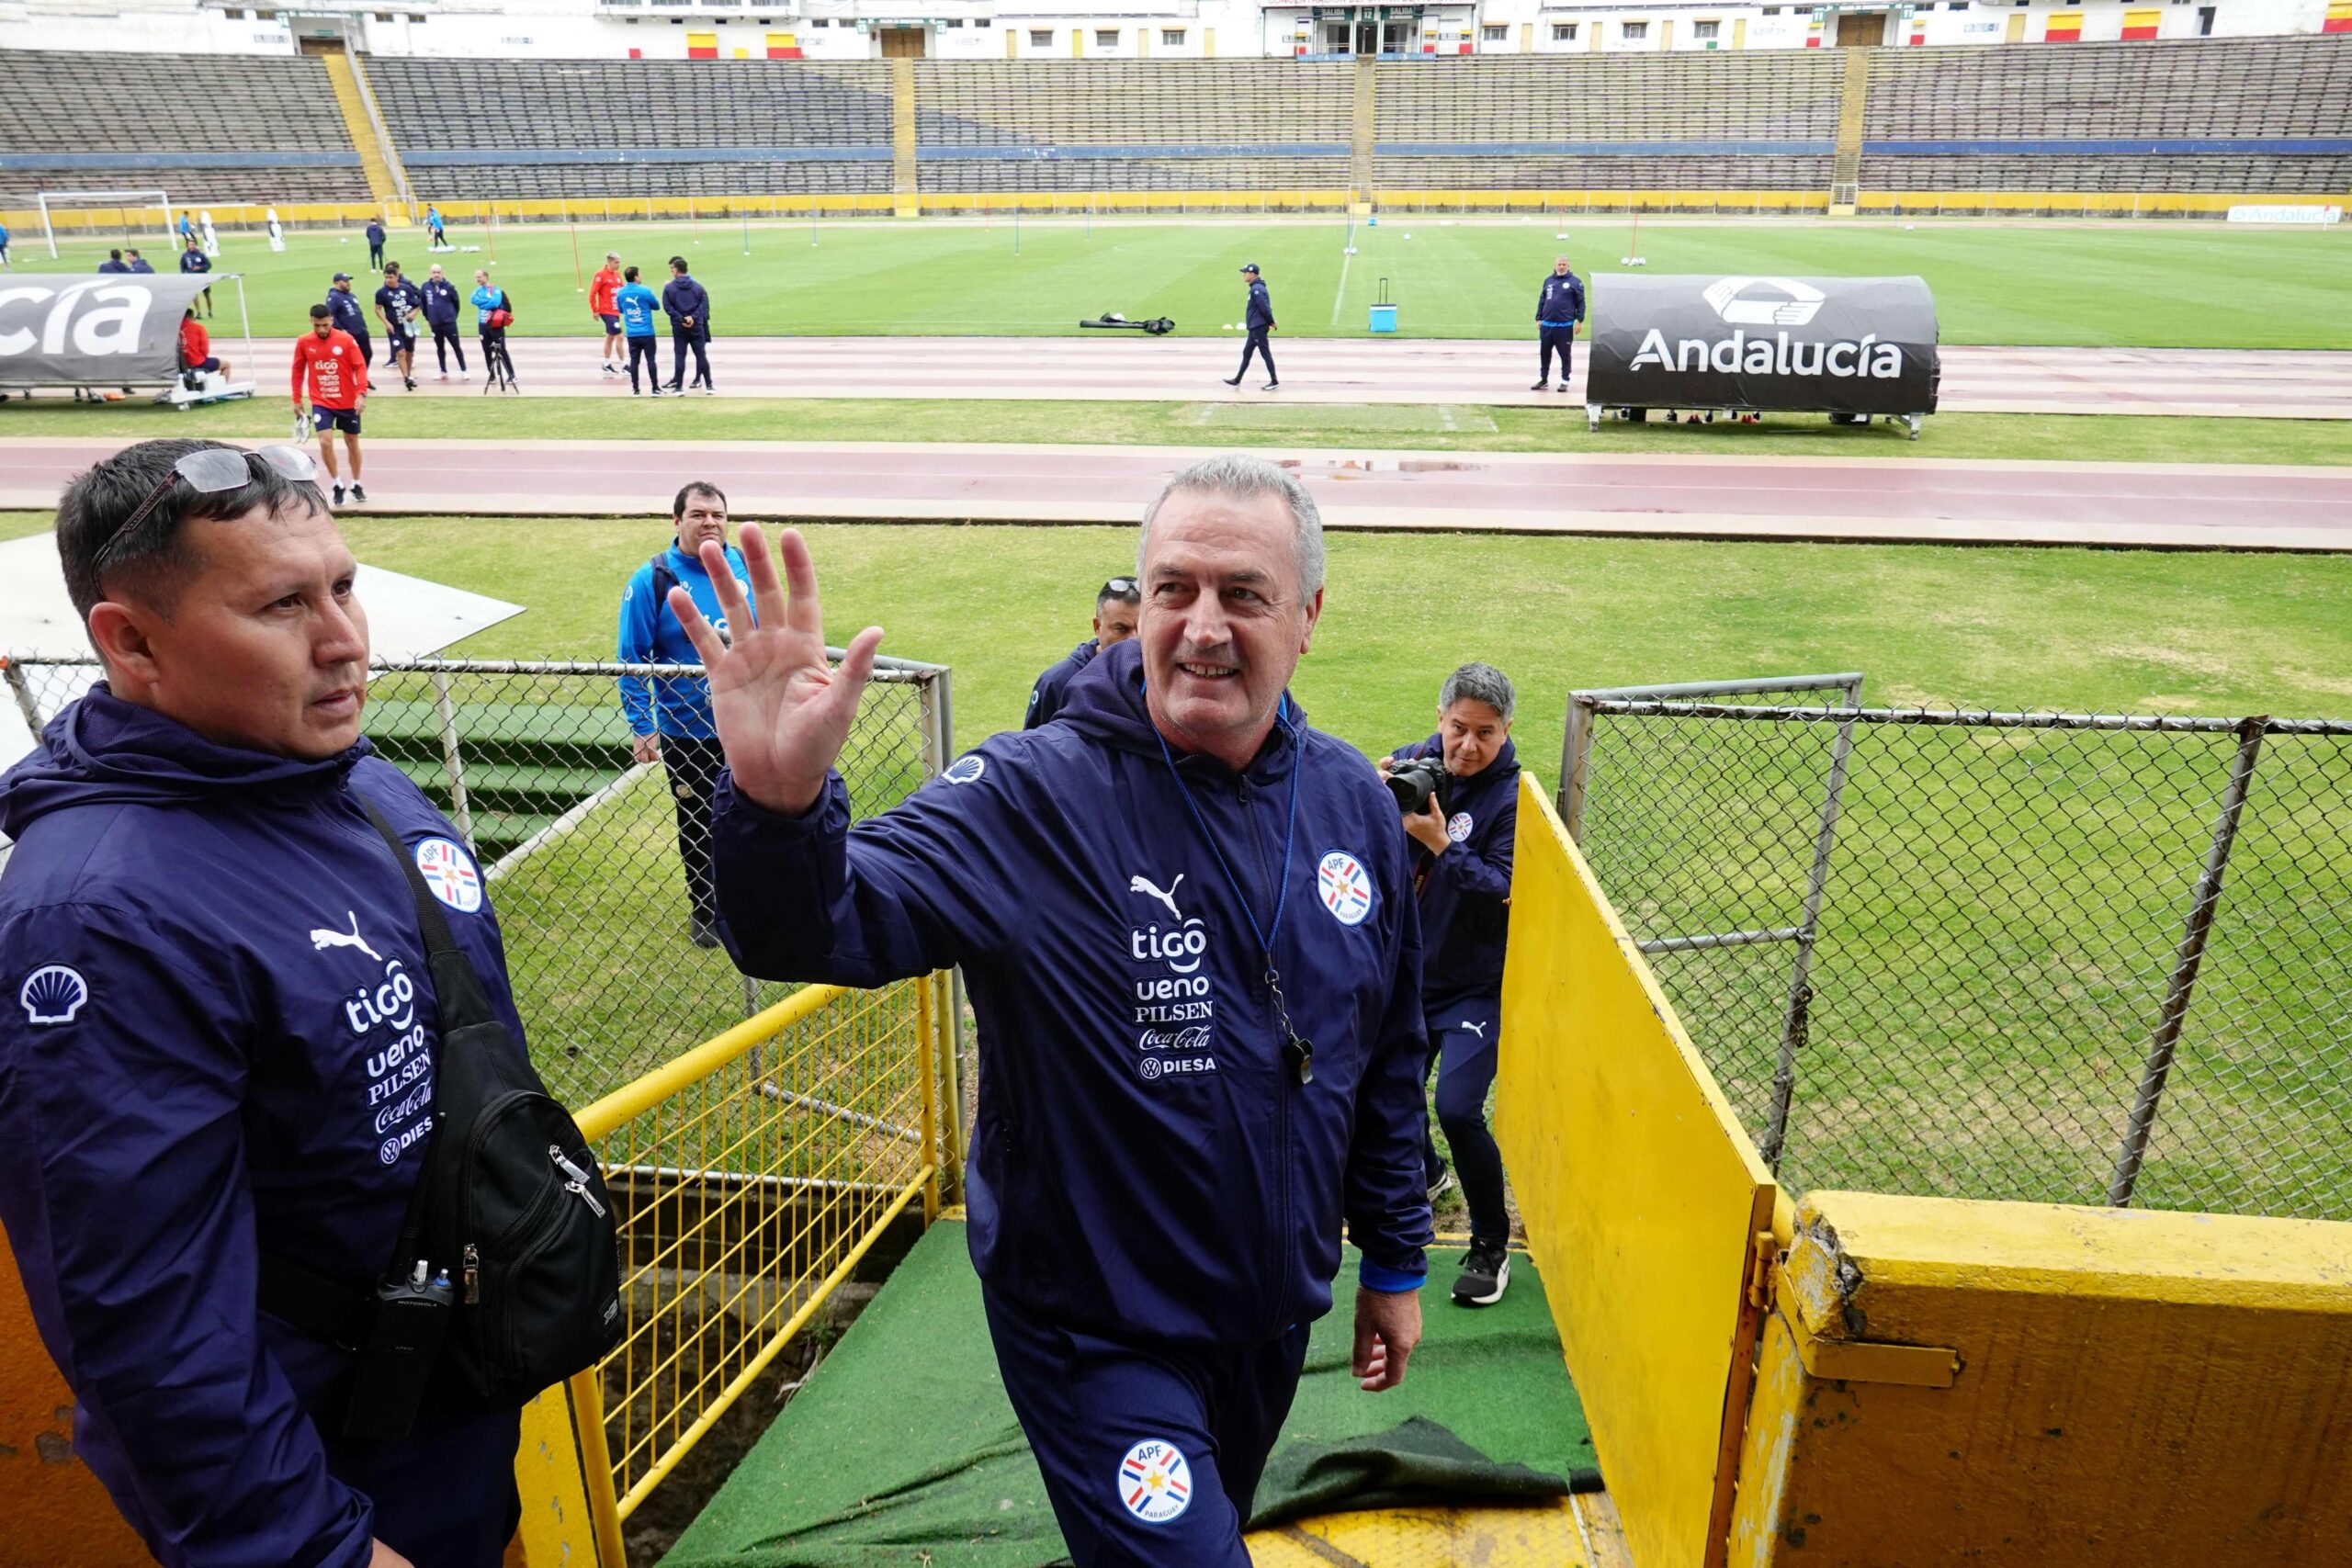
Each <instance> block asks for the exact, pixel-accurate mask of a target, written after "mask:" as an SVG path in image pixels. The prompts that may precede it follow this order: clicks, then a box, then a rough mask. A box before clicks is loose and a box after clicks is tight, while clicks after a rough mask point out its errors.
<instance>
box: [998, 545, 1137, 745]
mask: <svg viewBox="0 0 2352 1568" xmlns="http://www.w3.org/2000/svg"><path fill="white" fill-rule="evenodd" d="M1142 607H1143V595H1142V594H1141V593H1139V592H1136V580H1135V579H1134V578H1132V577H1114V578H1113V579H1111V581H1108V582H1105V583H1104V584H1103V588H1102V591H1101V592H1098V593H1096V594H1095V595H1094V635H1093V636H1092V637H1088V638H1087V639H1086V640H1085V641H1084V642H1081V643H1080V644H1079V645H1078V646H1077V647H1076V648H1073V649H1070V650H1069V657H1068V658H1066V659H1064V660H1061V661H1060V662H1059V663H1057V664H1055V665H1054V666H1052V667H1051V668H1050V669H1048V670H1047V671H1046V672H1045V673H1044V674H1042V675H1040V676H1038V677H1037V683H1036V684H1035V685H1034V686H1032V687H1030V688H1029V712H1028V714H1027V716H1025V717H1023V719H1022V721H1021V728H1023V729H1035V728H1037V727H1038V726H1039V725H1041V724H1051V723H1053V721H1054V716H1055V715H1056V714H1057V713H1059V712H1061V711H1062V698H1063V695H1064V694H1066V693H1067V692H1068V691H1069V683H1070V679H1071V677H1073V676H1075V675H1076V674H1077V673H1078V672H1079V671H1081V670H1083V669H1085V668H1086V667H1087V666H1088V665H1089V664H1091V663H1093V662H1094V657H1095V655H1097V654H1099V653H1101V652H1102V651H1103V649H1106V648H1115V647H1116V646H1118V645H1119V644H1120V643H1123V642H1125V641H1126V640H1127V638H1129V637H1133V636H1135V635H1136V616H1137V615H1140V614H1141V613H1142Z"/></svg>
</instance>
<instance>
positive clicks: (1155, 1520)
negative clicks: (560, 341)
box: [670, 457, 1429, 1568]
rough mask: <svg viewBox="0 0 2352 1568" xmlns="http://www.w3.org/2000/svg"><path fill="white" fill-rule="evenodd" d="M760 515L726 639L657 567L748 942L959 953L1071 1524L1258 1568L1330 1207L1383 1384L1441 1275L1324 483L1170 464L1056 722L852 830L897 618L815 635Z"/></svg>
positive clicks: (728, 587) (1401, 875)
mask: <svg viewBox="0 0 2352 1568" xmlns="http://www.w3.org/2000/svg"><path fill="white" fill-rule="evenodd" d="M743 545H744V550H743V553H744V557H745V560H746V563H747V565H748V566H749V568H750V571H751V576H752V585H753V587H754V589H755V590H756V591H757V593H758V596H759V604H760V608H761V615H760V620H759V627H758V629H757V630H756V631H755V632H752V633H751V634H749V635H743V634H741V633H739V634H738V636H737V637H736V639H735V643H734V646H733V647H732V648H731V649H729V648H728V647H726V646H725V645H723V644H722V642H721V641H720V639H719V638H718V636H717V635H716V633H714V632H713V631H712V630H711V629H710V628H709V627H708V626H707V625H706V624H705V621H704V617H703V616H702V615H701V614H700V613H699V612H698V611H697V610H696V609H695V607H694V605H693V604H692V602H691V601H690V599H689V598H688V596H687V595H686V594H684V593H683V592H673V593H672V594H671V596H670V603H671V606H672V608H673V610H675V611H676V612H677V613H678V614H679V615H680V616H681V617H682V618H683V619H684V621H685V624H686V626H687V629H688V631H689V633H690V634H691V635H692V636H693V637H694V638H695V646H696V647H697V648H699V649H701V651H702V655H703V658H704V660H705V661H706V662H707V663H708V664H709V665H710V666H711V671H712V673H711V699H712V708H713V712H714V714H715V716H716V717H717V719H718V732H719V737H720V739H722V741H724V743H725V745H726V751H727V760H728V763H729V773H728V774H727V776H725V777H723V778H722V779H721V780H720V782H719V788H718V800H717V803H716V806H715V817H714V821H713V825H712V842H713V852H714V858H715V863H716V871H717V876H718V907H719V913H720V917H721V927H720V930H721V934H722V935H723V936H724V937H725V938H726V939H727V942H728V947H729V952H730V953H732V954H733V955H734V957H735V960H736V962H737V963H738V964H741V966H742V967H743V969H744V970H745V971H746V972H747V973H750V974H753V975H761V976H775V977H779V978H781V977H786V976H790V977H793V978H797V979H824V980H831V981H836V982H840V983H843V984H849V985H856V986H876V985H881V984H884V983H886V982H888V981H892V980H898V979H902V978H905V977H907V976H916V975H922V974H925V973H928V972H929V971H931V970H933V969H936V968H939V967H941V966H944V965H946V964H961V965H962V966H963V969H964V974H965V976H966V979H967V983H968V985H969V986H970V987H971V997H972V1008H973V1012H974V1014H975V1016H976V1017H977V1019H978V1025H979V1048H980V1062H981V1067H980V1080H979V1107H978V1120H977V1122H976V1124H975V1128H974V1132H973V1138H972V1150H973V1153H972V1160H971V1165H970V1168H969V1170H968V1171H967V1189H966V1190H967V1199H968V1202H969V1206H970V1212H971V1229H970V1238H971V1247H972V1258H973V1262H974V1264H975V1266H976V1267H977V1268H978V1272H979V1276H980V1280H981V1281H982V1284H983V1287H984V1291H983V1297H984V1301H985V1303H986V1307H987V1314H988V1321H989V1332H990V1334H991V1336H992V1337H993V1338H994V1340H995V1344H996V1350H997V1359H998V1364H999V1366H1000V1368H1001V1371H1002V1372H1003V1375H1004V1383H1005V1390H1006V1392H1007V1393H1008V1394H1009V1395H1010V1396H1011V1399H1012V1407H1013V1410H1014V1412H1015V1414H1016V1415H1017V1416H1019V1417H1020V1420H1021V1424H1022V1427H1023V1430H1024V1431H1025V1432H1026V1433H1027V1434H1028V1438H1029V1442H1030V1446H1031V1448H1032V1450H1034V1451H1035V1455H1036V1459H1037V1462H1038V1465H1039V1467H1040V1469H1041V1470H1042V1471H1043V1472H1044V1474H1045V1477H1046V1491H1047V1494H1048V1495H1049V1496H1050V1497H1051V1498H1052V1501H1053V1505H1054V1512H1055V1516H1056V1518H1057V1521H1058V1522H1059V1524H1060V1526H1061V1529H1062V1534H1063V1536H1064V1538H1065V1540H1066V1541H1067V1542H1068V1544H1069V1551H1070V1553H1071V1555H1072V1557H1073V1558H1074V1559H1075V1560H1076V1561H1077V1562H1078V1563H1079V1564H1080V1568H1092V1565H1095V1564H1111V1563H1121V1564H1130V1563H1149V1564H1169V1565H1171V1568H1173V1565H1178V1564H1181V1565H1182V1568H1247V1565H1248V1563H1249V1557H1248V1555H1247V1553H1246V1552H1245V1551H1244V1550H1243V1548H1242V1545H1241V1527H1242V1525H1243V1523H1244V1521H1245V1520H1246V1519H1247V1518H1248V1517H1249V1514H1250V1505H1251V1500H1252V1498H1253V1496H1254V1494H1255V1491H1256V1488H1257V1483H1258V1478H1259V1474H1260V1472H1261V1469H1262V1467H1263V1465H1264V1463H1265V1459H1266V1455H1267V1453H1268V1451H1269V1450H1271V1448H1272V1444H1273V1441H1274V1438H1275V1436H1276V1434H1277V1433H1278V1432H1279V1430H1280V1428H1281V1427H1282V1423H1283V1417H1284V1416H1286V1415H1287V1414H1288V1411H1289V1407H1290V1402H1291V1397H1292V1394H1293V1393H1294V1392H1295V1389H1296V1386H1297V1381H1298V1373H1299V1367H1300V1363H1301V1359H1302V1358H1303V1357H1304V1356H1305V1354H1306V1336H1307V1327H1308V1325H1309V1324H1310V1323H1311V1322H1312V1320H1314V1319H1315V1318H1317V1317H1320V1316H1321V1315H1322V1314H1324V1313H1325V1312H1327V1311H1329V1308H1330V1304H1331V1278H1332V1276H1333V1274H1334V1273H1336V1272H1337V1271H1338V1269H1339V1265H1340V1232H1341V1224H1342V1222H1344V1223H1345V1225H1346V1228H1347V1231H1348V1233H1349V1234H1350V1235H1351V1236H1352V1238H1353V1240H1354V1241H1355V1243H1356V1245H1357V1246H1358V1247H1360V1248H1362V1250H1363V1265H1362V1269H1361V1272H1360V1275H1359V1286H1358V1289H1357V1292H1356V1298H1355V1353H1354V1358H1353V1360H1354V1370H1355V1372H1356V1374H1357V1376H1358V1378H1359V1379H1360V1380H1361V1382H1362V1385H1363V1387H1364V1388H1365V1389H1367V1390H1378V1389H1384V1388H1388V1387H1392V1386H1394V1385H1395V1384H1396V1383H1397V1382H1399V1381H1400V1380H1401V1379H1402V1378H1403V1376H1404V1374H1405V1366H1406V1360H1407V1358H1408V1356H1409V1355H1410V1354H1411V1352H1412V1348H1413V1346H1414V1345H1415V1343H1416V1342H1417V1341H1418V1340H1419V1337H1420V1303H1419V1297H1418V1295H1417V1294H1416V1292H1417V1291H1418V1289H1419V1285H1420V1283H1421V1280H1422V1277H1423V1275H1424V1274H1425V1273H1426V1271H1427V1263H1426V1260H1425V1258H1424V1255H1423V1250H1422V1249H1423V1248H1424V1247H1426V1246H1427V1244H1428V1241H1429V1199H1428V1196H1427V1194H1426V1192H1425V1191H1424V1190H1423V1187H1422V1181H1421V1169H1420V1143H1421V1127H1420V1124H1421V1122H1422V1121H1423V1119H1424V1113H1423V1111H1422V1109H1421V1098H1420V1072H1421V1068H1422V1065H1423V1061H1424V1056H1425V1053H1426V1051H1427V1045H1426V1043H1425V1042H1424V1040H1423V1038H1422V1034H1421V1018H1420V985H1419V979H1420V940H1419V925H1418V922H1417V920H1416V919H1415V915H1414V908H1413V899H1412V890H1411V886H1410V884H1409V882H1408V880H1407V873H1406V857H1405V840H1404V836H1403V835H1402V834H1401V833H1399V832H1398V831H1397V808H1396V807H1395V805H1394V804H1393V803H1392V802H1391V801H1390V799H1389V797H1388V795H1387V792H1386V791H1385V790H1384V789H1382V788H1381V787H1380V784H1379V783H1378V781H1377V780H1376V779H1375V778H1374V775H1373V773H1372V770H1371V769H1369V768H1367V767H1365V766H1364V764H1363V759H1362V758H1361V757H1360V756H1359V755H1357V754H1356V753H1355V752H1354V751H1353V750H1351V748H1349V747H1348V746H1346V745H1345V744H1343V743H1341V742H1340V741H1338V740H1335V739H1331V738H1330V737H1329V736H1325V735H1321V734H1318V733H1317V732H1316V731H1315V730H1314V729H1312V728H1309V726H1308V724H1307V722H1306V715H1305V714H1303V713H1302V712H1300V711H1299V709H1298V706H1297V705H1296V704H1295V702H1294V701H1292V700H1291V698H1290V696H1289V694H1288V693H1287V691H1286V689H1285V688H1286V686H1287V683H1288V682H1289V679H1290V675H1291V672H1292V671H1293V670H1294V669H1295V668H1296V666H1297V663H1298V660H1299V657H1300V656H1301V655H1302V654H1303V653H1305V652H1306V648H1307V645H1308V643H1309V641H1310V640H1311V639H1312V637H1313V635H1314V630H1315V624H1316V620H1317V616H1318V615H1319V614H1320V613H1321V610H1322V604H1323V546H1322V532H1321V524H1320V521H1319V519H1318V518H1317V513H1316V510H1315V503H1314V502H1313V501H1312V500H1311V499H1310V498H1309V497H1308V495H1307V493H1306V488H1305V487H1304V486H1303V485H1301V484H1300V483H1299V482H1298V480H1297V479H1295V478H1294V477H1293V476H1291V475H1288V474H1286V473H1284V472H1283V470H1281V469H1279V468H1274V467H1273V466H1272V465H1271V464H1268V463H1265V462H1262V461H1261V460H1259V459H1256V458H1251V457H1219V458H1211V459H1208V460H1206V461H1204V462H1201V463H1197V464H1194V465H1193V467H1191V468H1187V469H1185V470H1184V471H1183V472H1182V473H1180V474H1178V475H1177V476H1176V477H1175V479H1172V480H1170V483H1169V486H1168V488H1167V490H1166V491H1163V492H1162V494H1161V496H1160V498H1159V500H1158V501H1157V502H1154V503H1153V505H1152V507H1151V509H1150V511H1149V512H1148V513H1146V514H1145V520H1144V527H1143V536H1142V546H1141V550H1140V557H1141V566H1142V570H1141V573H1140V577H1141V580H1142V587H1143V617H1142V623H1141V626H1140V627H1139V630H1138V633H1137V635H1136V637H1135V638H1133V639H1131V640H1129V641H1126V642H1123V643H1119V644H1117V645H1116V646H1114V647H1113V648H1110V649H1106V650H1104V652H1103V655H1102V656H1101V657H1100V658H1098V659H1096V660H1093V661H1092V662H1091V664H1089V665H1088V666H1087V667H1086V668H1085V669H1084V670H1082V671H1080V672H1079V674H1078V676H1077V678H1076V679H1075V680H1073V681H1072V682H1070V685H1069V695H1068V700H1067V701H1066V703H1065V704H1064V705H1063V708H1062V712H1061V716H1060V720H1059V722H1057V723H1055V724H1050V725H1046V726H1045V727H1044V728H1039V729H1032V730H1024V731H1020V732H1016V733H1008V734H1003V735H999V736H996V737H995V738H993V739H989V740H988V741H986V742H985V743H983V744H982V745H981V746H980V747H979V749H978V750H975V751H972V752H969V753H967V755H965V756H964V757H962V758H960V759H958V760H957V761H956V762H954V763H953V764H951V765H950V766H949V767H948V768H947V769H946V770H945V772H944V773H943V774H942V775H941V776H940V777H939V778H938V779H935V780H933V782H932V783H931V784H927V785H926V786H924V787H923V788H922V789H921V790H919V791H918V792H916V794H915V795H913V796H911V797H910V798H909V799H908V800H907V801H905V802H903V803H902V804H900V805H899V806H898V807H894V808H893V809H891V810H889V811H886V812H884V813H882V814H881V815H880V816H878V817H874V818H868V819H866V820H865V821H863V822H860V823H858V824H857V826H856V827H855V828H852V827H851V825H850V811H849V796H848V793H847V791H846V790H845V789H844V788H843V786H842V780H841V776H840V774H839V773H835V772H833V771H832V768H831V764H832V761H833V759H834V758H835V757H836V756H838V755H839V753H840V750H841V747H842V740H843V739H844V737H845V736H846V735H847V733H848V730H849V728H850V725H851V721H852V720H853V718H854V716H855V714H856V710H857V701H858V694H859V691H860V689H861V688H862V687H863V685H864V684H865V678H866V676H867V674H868V673H869V672H870V671H871V670H872V669H873V663H874V653H875V648H876V644H877V643H878V642H879V641H880V640H881V635H882V634H881V632H880V630H879V628H876V627H868V628H867V629H866V630H865V631H864V632H861V633H860V634H859V635H858V636H857V637H855V638H854V639H853V640H852V641H851V643H850V645H849V648H848V650H847V653H846V655H845V657H844V658H843V660H842V664H841V667H840V668H839V669H838V670H834V669H831V668H830V667H829V665H828V663H827V660H826V657H825V647H824V635H823V627H822V624H821V618H820V612H819V606H818V601H817V581H816V573H815V570H814V568H813V567H812V566H811V565H810V562H809V552H808V547H807V546H806V545H805V544H803V543H802V541H801V539H800V536H798V535H797V534H795V533H791V532H787V533H786V534H785V535H784V536H783V538H782V539H781V541H780V543H779V549H780V553H781V555H782V557H783V560H784V567H785V572H786V576H787V577H788V578H789V580H790V582H791V590H792V592H791V596H790V599H789V600H788V601H787V600H786V598H785V596H784V593H783V592H782V589H781V587H780V585H779V584H778V582H777V580H776V569H775V564H774V562H773V560H772V559H771V558H770V556H769V554H768V551H767V548H766V547H765V544H764V542H763V540H762V539H761V538H760V536H759V534H758V531H757V530H755V529H748V528H747V529H745V530H744V531H743ZM703 559H704V564H705V566H706V567H707V568H709V569H712V570H717V569H718V563H719V553H718V547H717V546H716V545H706V546H704V547H703ZM718 586H719V597H720V601H721V603H722V604H725V605H726V606H727V608H728V612H729V615H731V616H733V617H734V618H735V620H736V622H737V623H738V625H739V626H740V625H741V623H742V622H743V620H744V619H745V618H746V616H748V615H749V609H748V607H747V606H746V605H745V604H743V600H742V595H741V590H740V589H738V588H737V587H736V586H735V585H734V582H733V580H732V579H731V578H725V577H723V576H722V578H721V581H719V585H718Z"/></svg>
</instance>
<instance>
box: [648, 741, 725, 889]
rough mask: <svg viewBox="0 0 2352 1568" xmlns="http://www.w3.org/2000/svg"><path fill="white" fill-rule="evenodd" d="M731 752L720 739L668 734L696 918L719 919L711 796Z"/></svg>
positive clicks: (681, 851) (665, 753) (666, 750)
mask: <svg viewBox="0 0 2352 1568" xmlns="http://www.w3.org/2000/svg"><path fill="white" fill-rule="evenodd" d="M726 765H727V753H726V752H725V751H724V750H721V749H720V747H719V744H718V740H717V739H695V738H694V737H692V736H685V735H665V736H663V737H662V767H663V768H664V769H665V770H666V771H667V772H668V773H669V775H670V804H671V806H672V807H674V808H675V810H676V812H677V816H678V861H679V863H680V864H682V865H684V867H685V869H686V901H687V905H688V907H689V908H692V910H693V911H694V918H695V919H696V920H699V921H702V922H705V923H709V922H712V921H715V920H717V919H718V899H717V897H715V896H714V895H713V894H712V892H711V885H710V796H711V792H712V791H713V790H715V789H717V788H718V770H719V769H721V768H723V767H725V766H726Z"/></svg>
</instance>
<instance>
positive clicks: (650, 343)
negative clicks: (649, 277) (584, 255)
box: [613, 266, 662, 398]
mask: <svg viewBox="0 0 2352 1568" xmlns="http://www.w3.org/2000/svg"><path fill="white" fill-rule="evenodd" d="M621 277H622V280H623V281H622V283H621V288H620V292H619V293H617V294H615V295H614V296H613V309H614V310H618V311H619V312H620V317H621V333H622V335H623V336H624V337H626V338H627V339H628V395H629V396H630V397H632V398H634V397H636V396H638V395H639V393H638V385H637V367H638V366H639V363H640V362H642V363H643V365H644V366H645V391H646V392H647V393H648V394H650V395H651V396H653V397H657V398H658V397H660V396H661V395H662V372H661V371H660V370H659V369H657V368H656V367H655V365H656V361H655V359H654V338H653V320H654V318H655V317H656V316H659V315H660V314H661V313H662V297H661V296H660V295H658V294H656V293H654V292H653V290H651V289H650V288H647V287H646V286H645V285H644V284H642V283H640V282H639V281H638V270H637V268H635V267H633V266H628V267H623V268H622V269H621Z"/></svg>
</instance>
